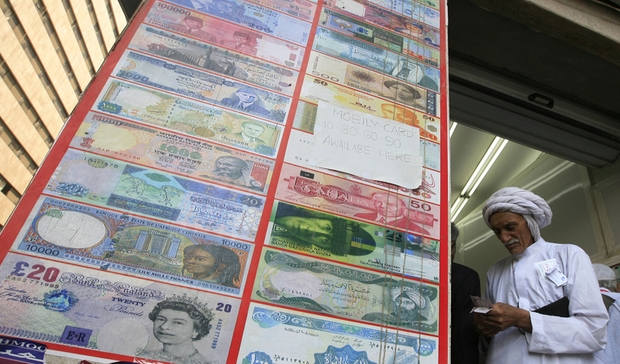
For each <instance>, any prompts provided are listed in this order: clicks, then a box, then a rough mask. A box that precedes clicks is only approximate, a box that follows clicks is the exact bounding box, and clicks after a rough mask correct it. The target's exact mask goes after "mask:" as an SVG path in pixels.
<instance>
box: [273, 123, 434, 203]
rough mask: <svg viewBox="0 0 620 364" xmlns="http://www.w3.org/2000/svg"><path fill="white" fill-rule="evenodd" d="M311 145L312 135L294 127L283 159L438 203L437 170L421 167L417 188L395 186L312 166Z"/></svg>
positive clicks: (421, 146) (421, 147)
mask: <svg viewBox="0 0 620 364" xmlns="http://www.w3.org/2000/svg"><path fill="white" fill-rule="evenodd" d="M421 142H422V141H421ZM313 145H314V137H313V135H312V134H307V133H304V132H302V131H299V130H295V129H293V130H291V134H290V136H289V140H288V144H287V146H286V153H285V154H284V161H285V162H287V163H290V164H297V165H299V166H301V167H304V168H311V169H314V170H317V171H320V172H321V173H325V174H331V175H333V176H338V177H340V178H345V179H348V180H351V182H363V183H366V184H371V185H373V186H375V187H379V188H382V189H384V190H388V191H398V192H399V193H401V194H405V195H409V194H410V195H411V196H413V197H416V198H419V199H422V200H425V201H427V202H431V203H435V204H439V203H440V200H439V197H440V194H441V176H440V174H439V172H436V171H434V170H432V169H428V168H423V169H422V185H421V186H420V187H419V188H416V189H413V190H412V189H407V188H405V187H402V186H397V185H394V184H391V183H387V182H383V181H376V180H370V179H368V178H364V177H361V176H356V175H353V174H348V173H344V172H340V171H335V170H330V169H324V168H319V167H317V166H314V165H312V164H310V161H309V160H308V156H309V155H310V154H311V152H312V148H313ZM420 151H421V152H423V151H424V148H423V144H422V145H420ZM425 157H426V156H425ZM427 159H428V158H423V161H424V162H425V164H426V163H427V162H428V161H427ZM430 162H431V163H430V164H432V161H430Z"/></svg>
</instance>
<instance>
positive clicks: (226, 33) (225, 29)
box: [144, 2, 305, 70]
mask: <svg viewBox="0 0 620 364" xmlns="http://www.w3.org/2000/svg"><path fill="white" fill-rule="evenodd" d="M187 19H190V21H192V20H193V24H192V28H190V27H188V26H187V24H186V23H187ZM144 21H145V23H147V24H151V25H155V26H158V27H161V28H164V29H167V30H171V31H173V32H176V33H181V34H185V35H188V36H191V37H194V38H199V39H200V40H204V41H208V42H210V43H214V44H217V45H220V46H222V47H224V48H227V49H230V50H232V51H233V52H237V53H243V54H249V55H251V56H256V57H258V58H261V59H264V60H267V61H270V62H273V63H277V64H280V65H284V66H287V67H291V68H294V69H297V70H299V69H300V67H301V63H302V61H303V55H304V50H305V48H304V47H302V46H300V45H297V44H293V43H290V42H287V41H284V40H282V39H279V38H275V37H272V36H269V35H266V34H264V33H260V32H257V31H255V30H252V29H248V28H245V27H242V26H240V25H237V24H232V23H229V22H227V21H223V20H220V19H217V18H213V17H210V16H206V15H204V14H202V13H199V12H195V11H190V10H187V9H182V8H179V7H177V6H174V5H171V4H167V3H162V2H156V3H155V6H154V7H153V8H152V9H151V11H150V12H149V13H148V14H147V16H146V18H145V20H144ZM201 24H202V26H200V25H201ZM196 28H197V29H196Z"/></svg>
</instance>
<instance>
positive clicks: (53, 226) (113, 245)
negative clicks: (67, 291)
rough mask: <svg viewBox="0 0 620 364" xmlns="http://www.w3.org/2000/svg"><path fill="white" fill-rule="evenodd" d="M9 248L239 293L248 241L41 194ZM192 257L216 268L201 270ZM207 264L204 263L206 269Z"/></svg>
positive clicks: (248, 252)
mask: <svg viewBox="0 0 620 364" xmlns="http://www.w3.org/2000/svg"><path fill="white" fill-rule="evenodd" d="M13 250H14V251H21V252H24V253H28V254H37V255H40V256H44V257H49V258H52V259H56V260H57V259H62V260H65V261H67V262H70V263H78V264H81V265H88V266H91V267H93V268H96V269H101V270H107V271H110V272H121V273H125V274H130V275H133V276H139V277H143V278H146V279H152V280H158V281H161V282H164V283H172V284H177V285H183V286H188V287H192V288H200V289H206V290H210V291H214V292H224V293H227V294H234V295H240V294H241V293H242V289H243V287H244V286H245V280H246V276H247V272H248V265H249V264H250V260H251V255H252V250H253V245H252V244H249V243H244V242H240V241H236V240H232V239H226V238H222V237H218V236H215V235H210V234H206V233H203V232H199V231H196V230H189V229H184V228H180V227H176V226H173V225H170V224H163V223H159V222H154V221H149V220H145V219H141V218H137V217H133V216H128V215H124V214H120V213H116V212H112V211H107V210H103V209H98V208H94V207H88V206H84V205H79V204H75V203H71V202H67V201H63V200H57V199H53V198H50V197H42V198H41V199H40V200H39V201H38V202H37V204H36V205H35V207H34V208H33V209H32V213H31V215H30V216H29V217H28V220H27V222H26V224H24V227H23V228H22V230H21V232H20V234H19V236H18V238H17V240H15V243H14V245H13ZM196 255H198V256H201V255H202V256H207V257H209V256H213V257H214V258H215V259H216V260H217V261H218V262H220V264H221V267H220V269H219V270H218V272H219V271H221V272H223V273H221V274H220V273H217V272H214V273H212V274H210V275H208V274H205V272H204V271H201V269H200V268H201V266H200V264H199V263H196V258H195V257H196ZM205 267H207V268H208V266H204V267H202V268H205Z"/></svg>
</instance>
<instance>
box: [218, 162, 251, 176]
mask: <svg viewBox="0 0 620 364" xmlns="http://www.w3.org/2000/svg"><path fill="white" fill-rule="evenodd" d="M246 168H247V165H246V164H245V162H244V161H242V160H240V159H237V158H228V157H223V158H220V159H218V160H217V162H215V172H216V173H217V174H218V175H219V176H224V177H230V178H239V177H241V176H242V175H243V170H244V169H246Z"/></svg>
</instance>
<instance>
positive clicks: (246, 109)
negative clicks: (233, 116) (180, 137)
mask: <svg viewBox="0 0 620 364" xmlns="http://www.w3.org/2000/svg"><path fill="white" fill-rule="evenodd" d="M112 76H116V77H118V78H121V79H124V80H128V81H131V82H135V83H138V84H142V85H145V86H149V87H154V88H156V89H158V90H162V91H166V92H172V93H174V94H177V95H179V96H185V97H189V98H192V99H196V100H199V101H203V102H208V103H211V104H215V105H220V106H223V107H226V108H229V109H234V110H236V111H239V112H242V113H246V114H250V115H252V116H256V117H261V118H265V119H268V120H272V121H275V122H278V123H283V122H284V121H285V119H286V113H287V111H288V108H289V106H290V104H291V99H290V98H289V97H286V96H283V95H280V94H276V93H274V92H269V91H265V90H262V89H259V88H256V87H251V86H248V85H246V84H243V83H240V82H237V81H234V80H231V79H227V78H223V77H220V76H216V75H213V74H210V73H206V72H201V71H198V70H196V69H193V68H189V67H186V66H182V65H180V64H176V63H171V62H168V61H164V60H162V59H158V58H153V57H150V56H147V55H144V54H141V53H137V52H134V51H126V52H125V54H124V55H123V57H122V58H121V60H120V61H119V63H118V66H117V67H116V69H115V70H114V71H113V72H112Z"/></svg>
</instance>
